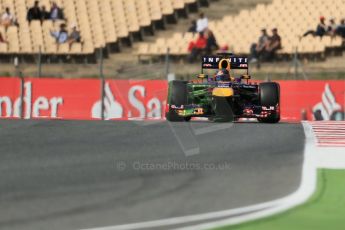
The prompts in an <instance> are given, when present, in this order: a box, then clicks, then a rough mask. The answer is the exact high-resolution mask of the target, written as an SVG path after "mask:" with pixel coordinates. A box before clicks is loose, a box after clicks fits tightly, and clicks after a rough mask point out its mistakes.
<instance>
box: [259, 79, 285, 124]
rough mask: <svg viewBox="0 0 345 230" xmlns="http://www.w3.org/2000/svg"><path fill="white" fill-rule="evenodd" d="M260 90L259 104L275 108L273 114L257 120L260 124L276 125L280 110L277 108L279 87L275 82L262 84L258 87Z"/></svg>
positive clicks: (278, 104)
mask: <svg viewBox="0 0 345 230" xmlns="http://www.w3.org/2000/svg"><path fill="white" fill-rule="evenodd" d="M259 89H260V104H261V106H265V107H268V108H269V107H272V106H273V107H274V108H276V110H275V112H274V113H273V114H272V115H270V116H268V117H265V118H258V121H259V122H262V123H278V122H279V121H280V110H279V109H278V110H277V107H278V106H280V86H279V84H278V83H275V82H264V83H261V84H260V85H259Z"/></svg>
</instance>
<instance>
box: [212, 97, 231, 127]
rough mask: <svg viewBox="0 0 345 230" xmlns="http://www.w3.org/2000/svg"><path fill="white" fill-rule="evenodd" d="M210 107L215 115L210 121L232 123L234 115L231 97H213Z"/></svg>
mask: <svg viewBox="0 0 345 230" xmlns="http://www.w3.org/2000/svg"><path fill="white" fill-rule="evenodd" d="M212 107H213V111H214V113H215V116H214V118H213V119H212V120H213V121H215V122H232V121H234V113H233V110H232V97H213V99H212Z"/></svg>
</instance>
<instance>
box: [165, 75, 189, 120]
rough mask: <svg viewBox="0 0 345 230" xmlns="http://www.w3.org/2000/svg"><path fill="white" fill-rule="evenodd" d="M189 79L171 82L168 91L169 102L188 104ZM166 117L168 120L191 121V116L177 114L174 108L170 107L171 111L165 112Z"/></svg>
mask: <svg viewBox="0 0 345 230" xmlns="http://www.w3.org/2000/svg"><path fill="white" fill-rule="evenodd" d="M187 83H188V82H187V81H172V82H170V83H169V92H168V104H169V105H175V106H181V105H186V104H188V91H187ZM165 117H166V119H167V120H168V121H172V122H178V121H190V120H191V117H180V116H178V115H177V114H176V112H175V111H174V110H171V109H170V108H169V111H168V112H167V113H165Z"/></svg>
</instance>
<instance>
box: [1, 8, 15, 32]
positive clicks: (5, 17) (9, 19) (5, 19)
mask: <svg viewBox="0 0 345 230" xmlns="http://www.w3.org/2000/svg"><path fill="white" fill-rule="evenodd" d="M1 25H2V26H4V27H5V29H7V28H8V27H10V26H16V25H18V23H17V20H16V18H15V16H14V15H13V14H12V13H11V11H10V8H8V7H7V8H6V9H5V13H3V14H2V16H1Z"/></svg>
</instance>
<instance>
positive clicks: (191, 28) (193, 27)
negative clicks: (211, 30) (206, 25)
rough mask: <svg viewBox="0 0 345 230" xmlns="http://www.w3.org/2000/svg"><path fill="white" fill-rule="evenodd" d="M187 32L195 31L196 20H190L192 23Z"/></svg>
mask: <svg viewBox="0 0 345 230" xmlns="http://www.w3.org/2000/svg"><path fill="white" fill-rule="evenodd" d="M188 32H190V33H196V21H195V20H192V23H191V25H190V27H189V29H188Z"/></svg>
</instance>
